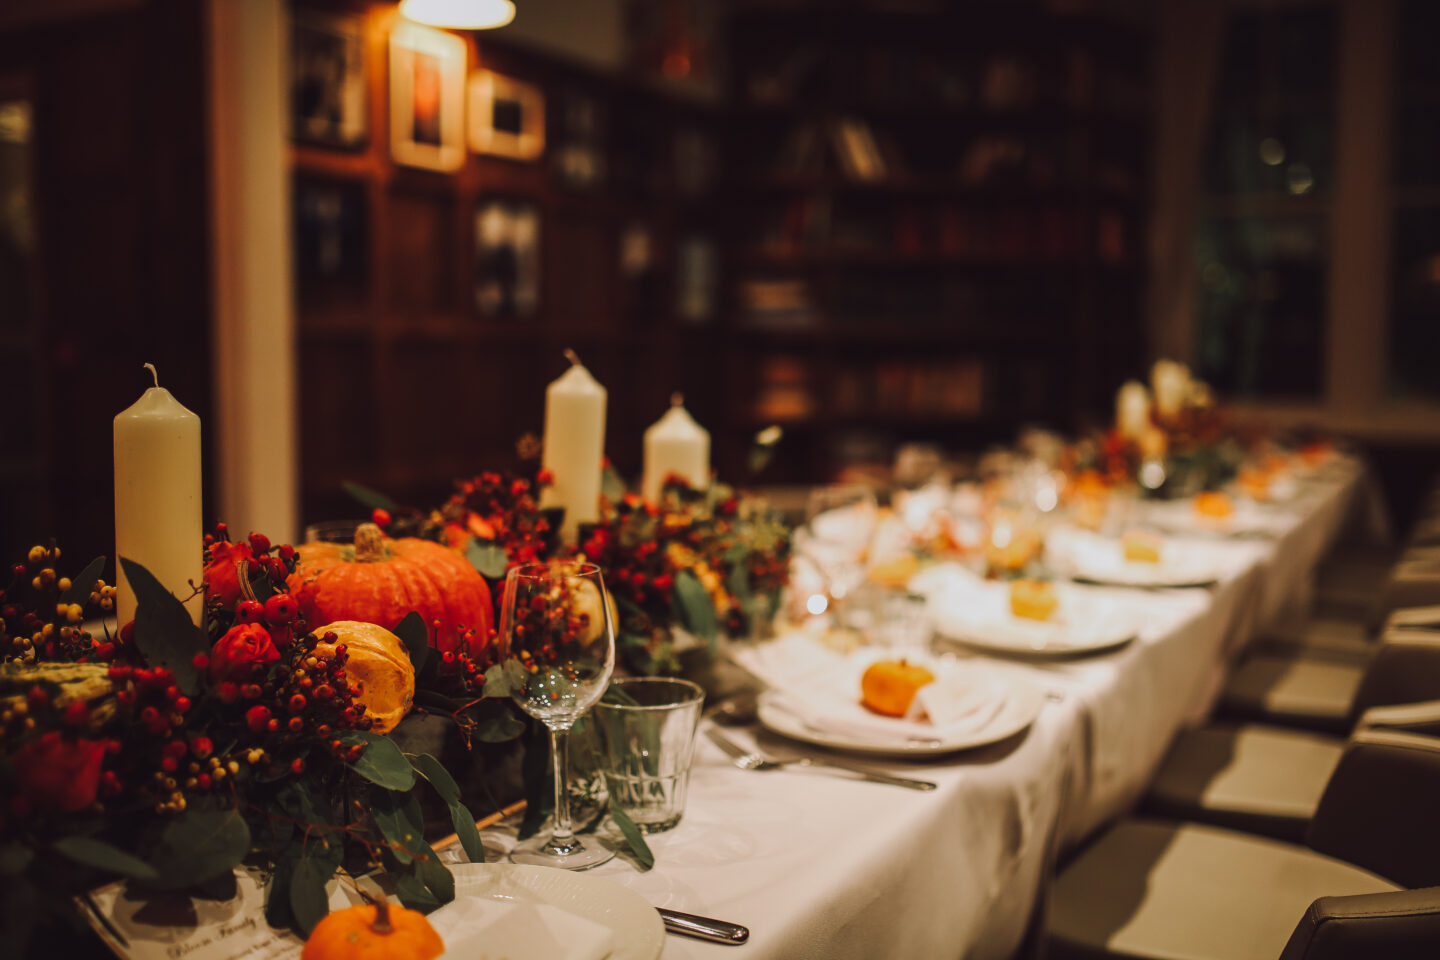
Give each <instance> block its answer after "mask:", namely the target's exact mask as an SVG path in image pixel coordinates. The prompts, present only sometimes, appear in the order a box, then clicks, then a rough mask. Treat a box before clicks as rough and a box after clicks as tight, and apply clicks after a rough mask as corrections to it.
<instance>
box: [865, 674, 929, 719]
mask: <svg viewBox="0 0 1440 960" xmlns="http://www.w3.org/2000/svg"><path fill="white" fill-rule="evenodd" d="M934 682H935V674H933V673H931V672H930V671H929V670H928V669H927V668H925V667H922V666H921V665H920V664H918V663H910V662H909V661H908V660H877V661H875V662H874V663H872V664H870V666H869V667H867V668H866V669H865V673H864V674H863V675H862V676H861V677H860V702H861V703H862V704H864V705H865V707H866V708H867V709H869V710H873V711H874V712H875V713H878V714H881V715H882V716H886V717H903V716H905V714H907V713H909V712H910V704H911V702H912V701H914V699H915V694H916V693H918V692H919V690H920V688H921V687H923V686H925V685H926V684H927V683H934Z"/></svg>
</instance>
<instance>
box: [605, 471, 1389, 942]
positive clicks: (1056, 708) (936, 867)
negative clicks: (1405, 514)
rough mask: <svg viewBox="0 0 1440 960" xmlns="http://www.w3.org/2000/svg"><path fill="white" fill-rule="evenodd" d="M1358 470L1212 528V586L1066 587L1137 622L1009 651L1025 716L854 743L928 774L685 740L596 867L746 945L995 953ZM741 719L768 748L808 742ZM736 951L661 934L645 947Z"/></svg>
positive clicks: (1291, 570) (1131, 793)
mask: <svg viewBox="0 0 1440 960" xmlns="http://www.w3.org/2000/svg"><path fill="white" fill-rule="evenodd" d="M1360 481H1361V471H1359V470H1358V469H1355V468H1354V465H1353V464H1347V465H1346V466H1345V468H1344V469H1338V468H1337V469H1331V470H1327V471H1326V472H1325V473H1324V474H1323V475H1320V476H1317V477H1315V478H1313V479H1310V480H1307V482H1306V483H1305V484H1304V485H1303V488H1302V490H1301V491H1300V493H1299V494H1298V495H1297V497H1296V498H1295V499H1293V500H1291V501H1288V502H1286V503H1285V504H1283V505H1280V506H1277V507H1276V508H1274V512H1273V513H1267V515H1266V518H1265V529H1266V532H1267V534H1270V536H1268V537H1266V538H1263V539H1262V538H1243V539H1234V538H1230V539H1215V538H1214V537H1210V538H1209V540H1208V542H1207V544H1206V549H1207V551H1210V550H1214V551H1216V552H1217V557H1218V559H1217V563H1218V564H1219V576H1218V581H1217V583H1216V584H1215V585H1214V586H1213V587H1211V588H1208V589H1206V588H1191V589H1175V590H1136V589H1127V588H1119V587H1084V588H1076V589H1084V590H1086V591H1091V592H1093V594H1094V596H1096V597H1101V598H1107V599H1109V600H1112V601H1113V602H1114V603H1116V604H1118V605H1121V606H1123V607H1124V608H1125V609H1127V610H1129V611H1131V612H1132V613H1133V615H1134V616H1135V617H1137V619H1138V623H1139V631H1138V636H1137V638H1136V640H1135V641H1134V642H1132V643H1130V644H1128V645H1126V646H1123V647H1120V648H1118V649H1116V650H1114V651H1113V652H1110V653H1106V654H1102V655H1098V656H1092V657H1086V658H1082V659H1073V660H1060V661H1027V662H1024V663H1019V662H1014V661H1012V662H1011V666H1012V667H1013V668H1014V669H1020V670H1028V671H1033V675H1034V676H1035V677H1037V678H1038V679H1039V681H1040V682H1041V683H1042V684H1043V685H1044V686H1045V687H1046V689H1047V690H1048V691H1049V695H1050V699H1049V700H1048V701H1047V702H1046V704H1045V706H1044V708H1043V709H1042V710H1041V712H1040V714H1039V716H1038V717H1037V718H1036V720H1035V722H1034V723H1033V724H1032V725H1031V726H1030V727H1029V729H1028V730H1026V731H1025V732H1023V733H1021V734H1017V735H1016V736H1014V737H1011V738H1009V739H1008V740H1006V741H1002V742H1000V743H996V744H992V745H990V746H988V747H984V748H980V749H976V750H971V751H966V752H961V753H956V754H953V755H949V756H944V757H940V758H937V759H933V760H931V761H929V762H914V761H909V760H880V759H876V758H873V757H866V758H861V762H864V763H866V764H870V765H873V766H876V767H878V768H882V769H885V770H888V771H890V772H893V773H897V774H900V775H904V776H912V777H922V778H924V779H928V780H933V781H936V782H937V783H938V784H939V788H938V789H937V790H935V791H933V792H930V793H920V792H916V791H910V790H902V789H897V788H895V787H890V786H885V785H881V784H874V783H866V782H862V781H859V780H857V779H855V778H854V777H853V776H852V775H850V774H847V773H845V772H838V771H834V770H825V769H818V768H812V769H797V768H789V769H787V770H786V771H784V772H754V771H743V770H739V769H736V768H735V767H734V766H733V765H732V764H731V762H730V758H729V757H728V756H726V755H725V754H724V753H722V752H721V751H720V750H719V749H717V748H715V747H714V746H713V745H712V744H710V743H709V741H708V740H707V739H706V738H703V737H702V738H700V743H699V748H698V750H697V753H696V759H695V767H694V771H693V773H692V776H691V780H690V797H689V801H688V804H687V808H686V811H685V818H684V820H683V821H682V822H681V824H680V825H679V826H678V827H677V828H676V829H674V830H672V831H669V832H667V833H662V834H657V835H655V836H652V837H650V838H649V841H650V844H651V847H652V849H653V850H654V852H655V855H656V866H655V867H654V869H652V870H650V871H648V872H644V873H641V872H637V871H636V870H635V869H634V867H633V866H632V865H630V864H629V863H628V862H626V861H625V860H624V859H623V858H617V859H616V860H615V861H612V862H611V863H609V864H606V865H604V866H602V867H599V868H597V871H596V872H597V873H599V874H601V875H604V876H608V877H612V878H614V879H616V880H618V881H619V882H620V883H622V884H624V885H626V886H628V887H630V888H631V889H633V890H635V891H636V892H638V893H640V894H641V895H642V896H644V897H646V898H647V899H648V900H649V901H650V902H651V903H652V904H655V905H656V906H663V907H671V908H674V909H677V910H682V911H686V912H689V913H698V914H703V915H708V916H712V917H719V918H722V919H725V920H730V921H733V922H736V923H741V924H744V925H746V926H748V927H749V928H750V930H751V936H750V942H749V944H748V945H747V946H746V947H745V948H743V952H744V955H745V957H746V958H747V960H797V958H857V960H860V958H864V960H875V958H891V957H893V958H915V957H925V958H945V957H954V958H957V960H958V958H974V960H985V958H991V957H995V958H1000V957H1006V956H1009V955H1010V954H1011V953H1012V952H1013V951H1014V949H1015V948H1016V947H1017V946H1018V945H1019V944H1020V942H1021V941H1022V939H1023V937H1024V934H1025V930H1026V924H1027V922H1028V920H1029V918H1030V917H1031V914H1032V910H1033V908H1034V906H1035V904H1036V902H1037V898H1038V897H1039V896H1040V895H1041V892H1042V891H1043V889H1044V885H1045V884H1046V883H1047V882H1048V872H1049V870H1050V869H1051V866H1052V865H1053V858H1054V855H1055V852H1056V850H1057V849H1058V848H1060V847H1063V846H1073V845H1074V844H1076V843H1078V842H1079V841H1080V840H1081V839H1082V838H1084V837H1085V836H1087V835H1089V834H1090V833H1091V832H1093V831H1094V830H1095V829H1096V828H1097V827H1099V826H1100V825H1102V824H1103V823H1104V822H1106V821H1107V820H1109V819H1112V818H1114V817H1116V816H1118V815H1120V814H1121V813H1123V812H1124V811H1126V810H1127V809H1128V808H1129V807H1130V806H1131V805H1133V804H1134V803H1135V801H1136V800H1137V799H1138V797H1139V796H1140V794H1141V792H1142V791H1143V789H1144V787H1145V784H1146V783H1147V782H1148V781H1149V779H1150V777H1151V776H1152V775H1153V773H1154V771H1155V770H1156V768H1157V767H1158V765H1159V762H1160V759H1161V757H1162V756H1163V755H1164V753H1165V751H1166V749H1167V748H1168V746H1169V743H1170V741H1171V739H1172V738H1173V736H1174V734H1175V732H1176V731H1177V730H1178V729H1180V727H1181V726H1182V725H1184V724H1186V723H1187V722H1193V721H1195V720H1197V719H1198V718H1200V717H1201V716H1203V715H1204V714H1205V713H1206V712H1207V711H1208V709H1209V708H1210V706H1211V705H1212V704H1213V700H1214V697H1215V695H1216V692H1217V690H1218V686H1219V679H1220V677H1221V675H1222V672H1223V668H1224V665H1225V663H1226V661H1227V660H1228V659H1231V658H1233V657H1234V656H1236V655H1237V654H1238V653H1239V652H1240V649H1241V647H1242V646H1243V645H1244V643H1245V641H1246V640H1248V639H1249V638H1250V637H1251V636H1252V635H1254V633H1255V632H1256V631H1257V630H1258V629H1259V628H1261V627H1262V626H1264V625H1266V622H1267V621H1268V620H1269V619H1271V618H1273V617H1274V616H1276V615H1277V614H1279V613H1280V612H1282V611H1283V610H1284V609H1285V608H1286V607H1287V606H1288V605H1289V604H1291V603H1293V602H1295V600H1296V599H1297V597H1302V598H1303V597H1304V595H1305V594H1306V592H1307V591H1308V590H1309V586H1310V582H1311V579H1312V574H1313V569H1314V566H1315V564H1316V563H1317V562H1318V561H1319V559H1320V558H1321V556H1322V555H1323V554H1324V551H1325V550H1326V548H1327V547H1328V546H1329V545H1330V543H1331V542H1332V540H1333V539H1334V537H1335V536H1336V533H1337V531H1338V530H1339V529H1340V526H1341V523H1342V521H1343V520H1344V518H1345V516H1346V514H1347V511H1348V510H1349V508H1350V507H1351V506H1352V504H1354V503H1355V502H1356V491H1357V490H1359V489H1360V488H1361V482H1360ZM1262 509H1263V507H1262ZM1177 512H1178V511H1177ZM1181 536H1182V537H1183V536H1184V534H1181ZM929 577H930V579H931V580H932V581H933V580H937V579H938V580H939V581H940V582H939V583H938V584H937V583H935V582H931V583H926V582H925V580H924V579H922V580H920V581H919V582H918V583H913V584H912V589H916V590H920V591H921V592H927V593H928V592H930V591H933V590H937V589H938V590H943V589H944V588H945V584H944V575H943V574H942V575H936V574H934V573H933V572H932V573H930V574H929ZM750 654H751V655H750V656H747V657H746V661H747V662H746V667H747V669H749V670H751V671H753V672H754V673H756V674H757V675H759V676H760V677H761V678H762V679H766V680H768V681H771V682H772V683H775V682H778V681H779V680H780V679H781V678H788V677H795V676H803V675H806V674H807V673H808V674H809V675H811V676H819V675H821V674H823V672H824V671H825V670H827V669H833V668H834V666H835V664H836V663H838V662H840V657H839V655H838V654H835V653H832V652H831V651H828V650H826V649H825V648H823V647H821V646H819V645H818V644H813V643H812V644H809V645H808V646H806V645H803V644H798V643H772V644H769V645H768V646H766V647H760V648H755V649H753V650H752V651H750ZM731 733H732V735H733V734H735V733H736V732H735V731H731ZM741 736H743V734H741ZM756 736H757V737H758V739H759V742H760V743H761V745H762V746H763V747H764V748H765V749H767V750H771V751H774V752H777V753H780V752H784V751H787V750H788V751H791V752H794V751H795V750H797V749H798V750H803V751H815V750H816V748H813V747H807V746H803V745H795V744H790V743H788V742H786V741H783V740H781V739H780V738H778V737H775V736H773V735H770V734H766V733H764V732H763V731H762V732H758V733H757V734H756ZM738 955H739V954H737V953H735V952H734V948H730V947H725V946H720V945H714V944H707V943H703V942H698V941H693V940H686V939H683V938H679V937H669V938H667V940H666V945H665V951H664V954H663V957H664V960H686V958H695V960H700V958H734V957H736V956H738Z"/></svg>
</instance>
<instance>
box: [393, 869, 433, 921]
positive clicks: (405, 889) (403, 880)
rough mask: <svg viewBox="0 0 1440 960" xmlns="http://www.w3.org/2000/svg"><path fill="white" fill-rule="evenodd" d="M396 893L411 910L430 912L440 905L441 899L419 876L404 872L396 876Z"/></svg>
mask: <svg viewBox="0 0 1440 960" xmlns="http://www.w3.org/2000/svg"><path fill="white" fill-rule="evenodd" d="M395 895H396V896H397V897H399V898H400V902H401V903H402V904H404V905H405V906H406V907H408V908H409V909H411V910H419V911H420V912H421V913H429V912H430V911H432V910H435V909H436V908H438V907H439V906H440V901H439V900H438V899H436V897H435V895H434V894H433V893H431V892H430V891H429V889H428V888H427V887H426V886H425V882H424V881H423V880H421V879H420V878H419V877H418V876H416V875H414V874H410V873H402V874H400V875H399V876H398V877H396V878H395Z"/></svg>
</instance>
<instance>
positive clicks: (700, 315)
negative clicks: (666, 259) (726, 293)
mask: <svg viewBox="0 0 1440 960" xmlns="http://www.w3.org/2000/svg"><path fill="white" fill-rule="evenodd" d="M718 281H719V270H718V269H717V267H716V256H715V244H714V243H712V242H711V241H710V240H709V239H707V238H705V237H686V238H685V239H684V240H682V241H681V242H680V244H679V245H678V247H677V248H676V251H675V312H676V314H678V315H679V317H680V319H681V320H683V321H685V322H686V323H705V322H706V321H708V320H710V319H711V318H712V317H714V316H715V294H716V290H717V289H718V286H719V282H718Z"/></svg>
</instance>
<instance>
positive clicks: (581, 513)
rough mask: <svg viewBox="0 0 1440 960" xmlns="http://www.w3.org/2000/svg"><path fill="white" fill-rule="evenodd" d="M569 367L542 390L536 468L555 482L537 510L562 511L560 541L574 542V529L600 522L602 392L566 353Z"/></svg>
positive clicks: (602, 451) (575, 358)
mask: <svg viewBox="0 0 1440 960" xmlns="http://www.w3.org/2000/svg"><path fill="white" fill-rule="evenodd" d="M565 356H566V357H567V358H568V359H569V360H570V369H569V370H566V371H565V372H564V373H563V374H561V376H560V378H559V379H558V380H556V381H555V382H554V383H552V384H550V386H549V387H547V388H546V389H545V446H544V450H543V452H542V453H541V456H540V464H541V466H542V467H544V468H545V469H546V470H549V471H550V473H551V475H552V476H553V477H554V481H553V482H552V483H551V484H550V486H549V487H547V488H546V490H545V493H544V495H543V496H542V498H541V506H544V507H563V508H564V510H565V520H564V523H563V524H562V525H561V527H560V538H561V539H562V540H564V541H565V542H566V543H574V542H575V535H576V528H577V527H578V526H579V525H580V524H582V523H594V522H595V521H596V520H598V519H600V472H601V466H600V464H601V461H602V460H603V459H604V457H605V396H606V394H605V388H604V387H602V386H601V385H600V384H599V383H598V382H597V381H596V380H595V378H594V377H592V376H590V371H589V370H586V369H585V368H584V367H583V366H582V365H581V364H580V359H579V358H578V357H576V356H575V352H574V351H573V350H566V351H565Z"/></svg>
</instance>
